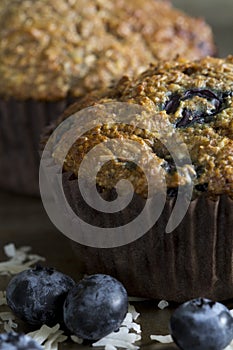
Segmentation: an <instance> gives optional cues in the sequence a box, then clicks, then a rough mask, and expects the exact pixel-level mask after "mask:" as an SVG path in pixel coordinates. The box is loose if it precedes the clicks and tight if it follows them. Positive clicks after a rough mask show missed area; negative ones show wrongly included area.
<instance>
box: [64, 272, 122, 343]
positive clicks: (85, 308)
mask: <svg viewBox="0 0 233 350" xmlns="http://www.w3.org/2000/svg"><path fill="white" fill-rule="evenodd" d="M127 310H128V297H127V292H126V290H125V288H124V287H123V285H122V284H121V283H120V282H119V281H117V280H116V279H115V278H113V277H111V276H108V275H102V274H97V275H92V276H88V277H85V278H84V279H83V280H81V281H80V282H79V283H78V284H77V285H76V286H75V287H74V288H73V289H72V290H71V291H70V292H69V294H68V296H67V298H66V301H65V303H64V321H65V325H66V327H67V328H68V329H69V330H70V331H71V332H72V333H73V334H75V335H77V336H78V337H80V338H83V339H86V340H98V339H100V338H103V337H105V336H106V335H107V334H109V333H111V332H114V331H116V330H118V328H119V327H120V325H121V323H122V321H123V320H124V318H125V316H126V313H127Z"/></svg>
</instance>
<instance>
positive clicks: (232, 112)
mask: <svg viewBox="0 0 233 350" xmlns="http://www.w3.org/2000/svg"><path fill="white" fill-rule="evenodd" d="M108 102H127V103H130V104H138V105H141V106H143V107H144V108H145V109H146V110H148V112H150V113H149V114H148V115H143V114H142V115H141V119H142V121H143V123H144V128H143V129H142V130H140V129H137V128H132V127H131V126H128V125H117V124H116V125H113V126H111V124H110V122H109V121H111V118H112V117H111V118H110V119H109V120H106V123H105V124H103V125H97V126H96V127H95V128H94V129H92V130H90V131H89V132H87V133H86V134H85V135H84V138H82V139H81V140H78V141H77V142H76V143H74V145H73V146H72V148H71V149H70V151H69V152H68V154H67V157H66V161H65V163H64V170H65V171H72V172H73V173H74V174H76V175H78V170H79V166H80V164H81V162H82V159H83V157H84V155H85V154H87V153H88V152H89V151H90V149H91V148H92V147H93V146H94V145H96V144H98V143H99V142H103V141H104V140H105V141H106V140H107V139H114V138H123V140H125V141H126V142H127V140H128V139H132V140H135V141H136V142H138V143H140V144H142V145H143V147H144V148H145V153H144V152H142V153H140V155H139V159H138V163H137V164H143V163H144V165H145V164H146V167H147V168H148V169H150V171H151V172H153V171H155V169H156V171H155V174H154V176H155V177H154V179H155V180H156V181H159V180H158V179H159V176H161V175H163V176H165V177H166V181H167V186H168V188H169V190H170V192H171V193H175V190H176V188H177V186H179V185H185V184H186V183H187V182H189V181H190V179H193V181H194V186H195V194H201V193H203V192H207V193H208V195H209V196H211V197H212V198H214V197H215V196H216V195H221V194H228V195H229V196H230V197H232V198H233V56H229V57H227V58H226V59H217V58H210V57H207V58H204V59H202V60H200V61H194V62H191V61H188V60H184V59H183V60H182V59H180V60H178V61H170V62H160V63H158V64H157V65H153V66H151V67H150V69H149V70H147V71H146V72H144V73H143V74H141V75H139V76H138V77H136V78H135V79H129V78H127V77H124V78H123V79H122V80H120V81H119V83H118V85H117V86H116V87H115V88H112V89H109V90H108V91H106V92H105V93H102V97H100V94H98V93H97V94H96V96H95V95H94V94H92V95H90V96H87V97H85V98H84V99H83V100H82V101H80V102H79V103H76V104H74V105H73V106H71V107H70V108H69V109H68V110H67V111H66V112H65V114H64V116H63V119H64V118H66V117H67V116H69V115H71V114H73V113H75V112H77V111H79V110H80V109H83V108H85V107H87V106H90V105H92V106H93V105H96V106H99V105H100V106H104V105H105V104H106V103H108ZM151 116H152V117H151ZM77 118H78V116H77ZM153 118H154V119H153ZM152 119H153V120H152ZM112 122H114V118H113V120H112ZM152 122H153V123H154V125H156V124H155V123H158V125H159V128H158V130H159V131H158V132H159V133H162V134H163V136H164V135H165V137H166V133H167V139H169V138H171V137H176V135H178V136H179V138H181V140H182V141H183V142H184V143H185V144H186V146H187V149H188V151H189V154H190V158H191V160H192V166H190V165H189V164H184V166H183V167H182V169H180V171H181V172H180V174H181V176H178V174H177V169H176V167H175V166H174V163H173V161H172V159H171V155H170V154H169V152H168V151H167V150H166V149H165V147H163V145H162V144H161V142H159V140H158V137H156V133H154V132H151V127H150V125H151V123H152ZM73 132H74V133H75V132H76V131H75V130H73ZM66 137H67V134H66V132H64V133H63V135H62V138H63V139H64V140H65V139H66ZM59 154H60V149H59V146H58V147H57V148H56V149H55V150H54V158H55V159H57V160H59V158H60V156H59ZM110 172H112V173H113V175H111V176H109V173H110ZM106 174H107V175H106ZM89 175H90V176H91V174H89ZM87 176H88V174H87ZM129 177H130V180H131V181H132V182H133V184H134V187H135V188H136V192H137V193H140V194H141V195H143V196H146V190H147V185H146V183H145V178H144V177H143V176H142V175H141V170H140V167H137V166H129V165H128V164H127V162H125V161H121V160H119V159H117V160H115V162H112V161H111V162H108V163H107V164H106V165H105V166H104V167H103V169H102V170H101V171H100V172H99V174H98V176H97V183H98V184H99V185H100V186H102V187H104V188H108V189H109V188H112V187H114V186H115V184H116V183H117V181H119V179H121V178H129ZM159 186H160V185H159V182H158V187H159ZM155 187H156V185H155Z"/></svg>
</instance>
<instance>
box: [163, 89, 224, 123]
mask: <svg viewBox="0 0 233 350" xmlns="http://www.w3.org/2000/svg"><path fill="white" fill-rule="evenodd" d="M229 95H230V93H228V92H221V93H219V97H218V96H217V95H216V94H215V93H213V92H212V91H210V90H208V89H191V90H187V91H186V92H185V93H184V94H183V95H181V94H173V95H172V96H171V97H170V99H169V100H168V101H167V103H166V104H165V107H164V109H165V111H166V112H167V113H168V114H174V113H175V112H176V111H177V109H178V108H179V106H180V102H181V101H185V100H188V99H191V98H192V97H194V96H199V97H202V98H204V99H206V100H208V101H210V102H211V104H212V106H213V108H212V110H211V111H208V112H207V111H203V110H202V108H200V106H198V105H197V108H196V110H195V111H193V110H189V109H188V108H184V109H183V111H182V118H181V119H179V120H178V121H177V123H176V125H175V126H176V128H183V127H188V126H190V125H192V124H194V123H199V124H203V123H208V122H210V121H211V120H212V118H213V116H215V115H216V114H217V113H219V112H220V111H221V110H222V109H223V108H225V107H226V106H225V105H224V103H225V99H226V98H227V97H228V96H229Z"/></svg>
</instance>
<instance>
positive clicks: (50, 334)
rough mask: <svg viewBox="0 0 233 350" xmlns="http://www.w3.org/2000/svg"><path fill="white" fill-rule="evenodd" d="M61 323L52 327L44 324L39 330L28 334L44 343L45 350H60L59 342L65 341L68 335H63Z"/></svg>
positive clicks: (38, 341) (39, 342) (41, 343)
mask: <svg viewBox="0 0 233 350" xmlns="http://www.w3.org/2000/svg"><path fill="white" fill-rule="evenodd" d="M63 333H64V332H63V331H62V330H60V325H59V324H57V325H56V326H54V327H52V328H50V327H48V326H46V325H43V326H42V327H41V328H40V329H39V330H37V331H35V332H31V333H28V334H27V335H28V336H29V337H31V338H32V339H34V340H35V341H36V342H37V343H38V344H40V345H42V346H43V347H44V349H45V350H58V344H59V343H63V342H64V341H65V340H66V339H67V336H65V335H63Z"/></svg>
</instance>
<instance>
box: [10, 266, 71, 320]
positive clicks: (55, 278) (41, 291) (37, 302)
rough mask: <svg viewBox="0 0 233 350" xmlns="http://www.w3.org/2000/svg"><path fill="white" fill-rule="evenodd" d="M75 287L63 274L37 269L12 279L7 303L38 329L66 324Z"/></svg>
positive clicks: (44, 268)
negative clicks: (66, 307) (68, 301)
mask: <svg viewBox="0 0 233 350" xmlns="http://www.w3.org/2000/svg"><path fill="white" fill-rule="evenodd" d="M74 285H75V282H74V281H73V280H72V279H71V278H70V277H68V276H66V275H64V274H63V273H61V272H58V271H56V270H54V269H53V268H46V267H41V266H37V267H36V268H33V269H29V270H26V271H23V272H21V273H19V274H18V275H16V276H14V277H13V278H12V279H11V281H10V283H9V285H8V287H7V290H6V299H7V303H8V305H9V307H10V308H11V309H12V311H13V312H14V313H15V314H16V315H17V316H18V317H19V318H20V319H22V320H23V321H25V322H27V323H29V324H31V325H35V326H41V325H42V324H47V325H48V326H54V325H55V324H56V323H62V322H63V304H64V301H65V298H66V296H67V293H68V292H69V290H70V289H71V288H72V287H73V286H74Z"/></svg>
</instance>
